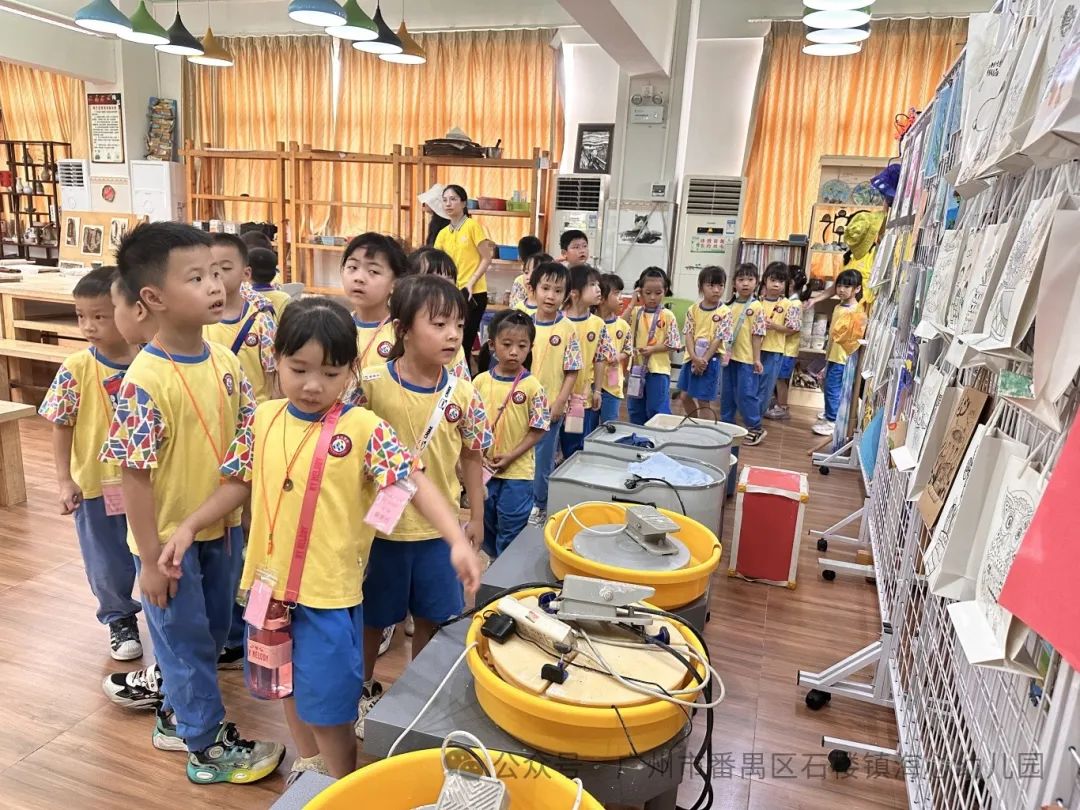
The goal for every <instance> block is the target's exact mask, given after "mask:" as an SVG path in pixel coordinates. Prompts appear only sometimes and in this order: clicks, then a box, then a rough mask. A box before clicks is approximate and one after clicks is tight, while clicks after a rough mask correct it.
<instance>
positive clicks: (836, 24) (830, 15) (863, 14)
mask: <svg viewBox="0 0 1080 810" xmlns="http://www.w3.org/2000/svg"><path fill="white" fill-rule="evenodd" d="M803 22H804V23H806V25H808V26H809V27H810V28H858V27H859V26H860V25H866V24H867V23H868V22H870V12H869V11H868V10H866V9H840V10H836V11H811V12H810V13H809V14H807V15H806V16H805V17H803Z"/></svg>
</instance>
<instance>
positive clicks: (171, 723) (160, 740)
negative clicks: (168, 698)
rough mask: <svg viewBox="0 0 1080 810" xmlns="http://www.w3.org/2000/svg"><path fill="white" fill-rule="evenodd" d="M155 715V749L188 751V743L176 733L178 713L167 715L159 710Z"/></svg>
mask: <svg viewBox="0 0 1080 810" xmlns="http://www.w3.org/2000/svg"><path fill="white" fill-rule="evenodd" d="M154 714H155V715H156V719H155V722H154V737H153V742H154V748H156V749H158V750H159V751H187V743H185V742H184V741H183V740H182V739H181V738H180V735H179V734H177V733H176V712H169V713H168V714H165V713H163V712H162V711H161V709H160V708H159V709H158V710H157V711H156V712H155V713H154Z"/></svg>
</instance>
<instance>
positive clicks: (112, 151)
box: [86, 93, 124, 163]
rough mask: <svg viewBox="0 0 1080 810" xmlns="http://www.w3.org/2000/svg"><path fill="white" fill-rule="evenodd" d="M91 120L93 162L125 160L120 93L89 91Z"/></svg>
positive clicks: (89, 117) (121, 161)
mask: <svg viewBox="0 0 1080 810" xmlns="http://www.w3.org/2000/svg"><path fill="white" fill-rule="evenodd" d="M86 106H87V118H88V120H89V122H90V160H91V161H92V162H93V163H123V162H124V120H123V112H122V110H121V108H120V94H119V93H87V95H86Z"/></svg>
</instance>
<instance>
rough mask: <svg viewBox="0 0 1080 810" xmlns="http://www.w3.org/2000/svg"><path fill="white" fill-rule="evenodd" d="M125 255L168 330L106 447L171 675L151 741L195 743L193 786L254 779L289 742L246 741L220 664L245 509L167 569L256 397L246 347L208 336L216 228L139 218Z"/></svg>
mask: <svg viewBox="0 0 1080 810" xmlns="http://www.w3.org/2000/svg"><path fill="white" fill-rule="evenodd" d="M116 259H117V265H118V266H119V268H120V275H121V277H122V278H123V280H124V284H125V285H126V287H127V289H129V290H132V291H137V293H138V295H139V297H140V298H141V299H142V301H143V303H144V304H145V305H146V306H147V307H148V308H149V309H150V310H151V311H152V312H153V313H154V315H155V317H156V319H157V324H158V327H159V330H158V335H157V337H155V338H154V341H153V342H152V343H151V344H150V345H148V346H146V348H144V349H143V350H142V351H141V352H139V354H138V355H136V357H135V359H134V360H132V362H131V366H130V367H129V368H128V370H127V372H126V373H125V375H124V381H123V383H122V384H121V387H120V392H119V394H118V396H117V404H116V413H115V416H114V417H113V421H112V425H111V426H110V428H109V438H108V441H107V443H106V444H105V447H104V449H103V450H102V453H101V455H100V456H99V458H100V459H101V460H102V461H104V462H106V463H115V464H118V465H119V466H120V467H121V479H122V486H123V495H124V503H125V506H126V512H127V518H128V547H129V548H130V549H131V551H132V553H134V554H136V555H137V559H136V562H135V565H136V570H137V571H138V577H139V591H140V593H141V595H142V602H143V615H144V616H145V617H146V623H147V625H148V626H149V628H150V636H151V638H152V639H153V642H154V653H155V654H156V656H157V665H158V668H159V669H160V671H161V678H162V684H163V685H162V690H163V692H164V702H163V704H162V706H161V708H159V709H158V711H157V717H156V723H155V728H154V733H153V744H154V747H155V748H159V749H164V750H171V751H183V750H187V751H188V752H189V753H188V757H187V776H188V779H189V780H191V781H192V782H195V783H198V784H210V783H214V782H234V783H245V784H246V783H250V782H256V781H258V780H260V779H263V778H264V777H266V776H269V775H270V774H271V773H273V772H274V771H275V770H276V769H277V766H278V765H279V764H280V763H281V760H282V758H283V757H284V756H285V746H283V745H281V744H279V743H268V742H247V741H245V740H242V739H241V738H240V736H239V734H238V732H237V730H236V726H235V725H234V724H233V723H230V722H227V721H226V720H225V706H224V704H223V703H222V699H221V690H220V688H219V686H218V673H217V664H218V655H219V653H220V652H221V650H222V648H223V647H224V646H225V641H226V638H227V637H228V635H229V629H230V624H231V622H232V613H233V605H234V603H235V595H236V587H237V584H238V582H239V579H240V571H241V567H242V565H243V534H242V533H241V532H240V531H239V530H238V526H239V522H240V519H239V517H240V516H239V512H238V511H237V512H236V513H234V514H230V515H228V516H224V517H222V518H221V519H218V520H215V521H213V522H212V523H209V524H207V526H206V527H205V528H204V529H203V530H202V531H200V532H199V533H198V534H197V535H196V536H195V538H194V539H195V540H196V541H197V542H196V543H195V545H194V546H193V547H192V548H191V549H190V550H189V553H187V554H185V555H184V556H183V560H182V562H181V567H182V569H183V577H182V578H180V579H179V580H175V579H170V578H169V577H167V576H166V575H165V574H163V573H162V572H161V571H160V570H159V568H158V565H157V562H158V558H159V557H160V555H161V546H162V544H163V543H165V542H166V541H167V540H168V539H169V538H170V537H171V536H172V534H173V532H174V531H176V529H177V527H178V526H179V525H180V524H181V523H182V522H183V521H184V519H185V518H187V516H188V515H190V514H191V513H192V512H193V511H195V509H197V508H198V507H199V505H200V504H202V502H203V501H205V500H206V499H207V498H208V497H209V496H210V495H212V494H213V493H214V491H215V490H216V489H217V487H218V484H219V482H220V473H219V465H220V463H221V461H222V459H223V458H224V455H225V452H226V450H227V449H228V447H229V445H230V444H231V443H232V441H233V439H234V438H235V437H236V434H237V432H238V431H242V430H244V429H245V428H246V427H247V425H248V422H249V420H250V419H251V415H252V413H253V412H254V410H255V397H254V394H253V393H252V391H251V385H250V384H249V383H248V381H247V378H246V376H245V375H244V372H243V370H242V368H241V366H240V361H239V360H238V359H237V357H236V356H235V355H234V354H233V353H232V352H230V351H229V350H228V349H227V348H224V347H222V346H219V345H217V344H214V343H207V342H205V341H204V339H203V328H204V327H205V326H207V325H209V324H210V323H213V322H215V321H217V320H220V318H221V316H222V313H223V310H224V303H225V290H224V287H223V285H222V282H221V276H220V272H219V270H218V265H217V262H215V260H214V256H213V254H212V252H211V239H210V235H209V234H207V233H204V232H202V231H199V230H197V229H195V228H192V227H191V226H190V225H182V224H180V223H178V222H153V223H149V224H145V225H140V226H138V227H137V228H135V229H134V230H132V231H131V232H129V233H128V234H127V236H125V237H124V240H123V241H122V243H121V245H120V249H119V250H118V251H117V256H116ZM110 680H111V679H110Z"/></svg>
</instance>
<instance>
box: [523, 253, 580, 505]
mask: <svg viewBox="0 0 1080 810" xmlns="http://www.w3.org/2000/svg"><path fill="white" fill-rule="evenodd" d="M569 280H570V273H569V271H568V270H567V269H566V268H565V267H564V266H563V265H561V264H559V263H558V262H545V263H544V264H541V265H540V266H539V267H537V268H536V269H535V270H533V272H532V276H531V277H530V279H529V282H530V286H531V287H532V289H533V294H534V295H535V296H536V314H535V315H534V316H533V323H534V324H535V326H536V337H535V339H534V340H533V350H532V373H533V374H534V375H536V378H537V379H538V380H539V381H540V384H541V385H542V386H543V387H544V391H545V392H546V393H547V395H548V401H549V402H550V403H551V429H550V430H549V431H548V432H547V433H546V434H545V436H544V438H543V439H541V440H540V443H539V444H538V445H537V446H536V475H535V476H534V477H533V500H534V501H535V504H534V506H533V510H532V513H531V514H530V515H529V521H530V522H531V523H535V524H542V523H543V522H544V520H545V519H546V518H547V496H548V478H549V477H550V476H551V472H552V470H554V469H555V451H556V449H557V447H558V440H559V431H560V430H561V429H562V422H563V417H564V415H565V414H566V406H567V403H568V402H569V400H570V394H571V392H572V391H573V390H574V384H575V383H576V382H577V377H578V374H580V373H581V367H582V359H581V344H580V343H579V342H578V338H577V330H576V329H575V328H574V324H573V323H571V321H570V319H569V318H567V317H566V316H565V315H563V313H562V312H560V308H561V307H562V305H563V302H564V301H565V300H566V287H567V283H568V282H569Z"/></svg>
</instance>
